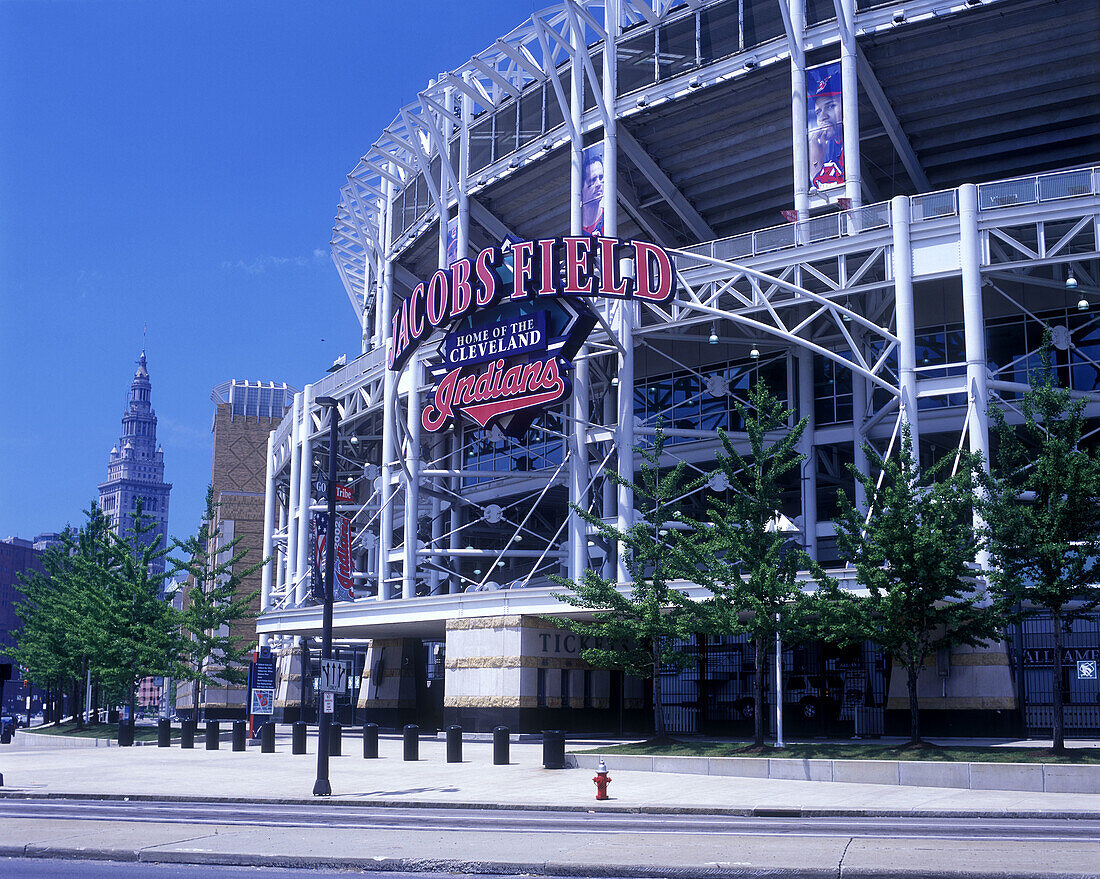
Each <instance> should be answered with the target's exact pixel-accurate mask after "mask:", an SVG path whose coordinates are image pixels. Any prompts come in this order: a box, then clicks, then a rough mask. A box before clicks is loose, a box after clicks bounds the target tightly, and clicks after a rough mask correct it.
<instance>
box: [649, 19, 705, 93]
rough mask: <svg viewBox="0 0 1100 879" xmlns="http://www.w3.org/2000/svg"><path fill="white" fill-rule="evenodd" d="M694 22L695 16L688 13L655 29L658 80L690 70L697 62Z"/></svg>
mask: <svg viewBox="0 0 1100 879" xmlns="http://www.w3.org/2000/svg"><path fill="white" fill-rule="evenodd" d="M695 22H696V19H695V16H694V15H689V16H688V17H687V18H681V19H680V20H679V21H673V22H670V23H669V24H666V25H664V26H663V27H661V28H659V29H658V30H657V61H658V63H657V79H658V80H665V79H669V78H671V77H673V76H677V75H679V74H681V73H684V72H685V71H688V70H692V69H693V68H694V67H695V66H696V64H697V63H698V59H697V52H696V49H697V48H698V47H697V43H696V39H695Z"/></svg>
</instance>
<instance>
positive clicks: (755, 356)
mask: <svg viewBox="0 0 1100 879" xmlns="http://www.w3.org/2000/svg"><path fill="white" fill-rule="evenodd" d="M749 357H751V358H752V359H753V360H759V359H760V349H759V348H757V347H756V345H755V344H753V346H752V349H751V350H750V351H749Z"/></svg>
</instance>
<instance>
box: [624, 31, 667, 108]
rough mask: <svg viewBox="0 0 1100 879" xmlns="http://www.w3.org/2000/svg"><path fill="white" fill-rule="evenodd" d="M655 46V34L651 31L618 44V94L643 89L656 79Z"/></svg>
mask: <svg viewBox="0 0 1100 879" xmlns="http://www.w3.org/2000/svg"><path fill="white" fill-rule="evenodd" d="M656 45H657V32H656V31H652V30H647V31H645V32H643V33H640V34H638V35H637V36H635V37H631V38H630V39H627V40H623V41H621V42H620V43H619V45H618V56H619V70H618V74H619V94H621V95H625V94H629V93H630V92H632V91H636V90H637V89H640V88H645V87H646V86H647V85H650V84H652V83H653V81H654V80H655V79H656V78H657V69H656V65H655V63H654V59H655V53H656Z"/></svg>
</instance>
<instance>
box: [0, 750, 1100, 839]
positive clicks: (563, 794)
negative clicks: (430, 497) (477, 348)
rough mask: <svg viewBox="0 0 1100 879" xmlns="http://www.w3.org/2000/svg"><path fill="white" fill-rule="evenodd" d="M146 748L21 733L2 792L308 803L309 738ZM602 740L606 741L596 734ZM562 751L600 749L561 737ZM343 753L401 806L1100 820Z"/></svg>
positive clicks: (516, 755) (1039, 803) (337, 778)
mask: <svg viewBox="0 0 1100 879" xmlns="http://www.w3.org/2000/svg"><path fill="white" fill-rule="evenodd" d="M195 744H196V748H195V749H194V750H182V749H180V747H179V746H178V743H175V744H174V745H173V747H171V748H158V747H156V746H145V747H135V748H115V747H111V748H89V747H83V748H67V747H64V745H63V743H61V742H57V741H56V740H54V737H48V736H35V735H33V734H30V735H28V734H27V733H25V732H24V731H20V734H19V735H18V736H16V739H15V741H14V742H13V743H12V744H11V745H6V746H3V747H0V774H2V775H3V780H4V785H3V788H0V794H2V795H4V796H13V795H28V794H29V795H38V796H41V795H49V796H58V795H66V794H69V795H79V796H95V797H127V796H129V797H144V798H158V799H164V798H173V799H174V798H180V799H195V798H212V799H248V800H264V799H273V800H280V801H288V800H296V799H301V800H307V801H312V791H313V783H314V780H315V778H316V763H317V759H316V739H315V737H311V738H310V740H309V743H308V753H307V754H305V755H295V754H291V753H290V751H291V745H290V739H289V737H288V736H286V735H280V736H278V739H277V742H276V751H275V753H274V754H263V753H261V752H260V749H259V748H258V747H256V746H250V747H249V748H248V749H247V750H246V751H244V752H234V751H231V750H229V743H228V742H227V741H223V742H222V743H221V748H220V749H219V750H217V751H207V750H205V749H204V747H203V740H202V738H201V737H199V738H197V739H196V743H195ZM604 744H609V743H607V742H604ZM568 747H569V750H575V749H580V748H581V747H599V743H598V742H577V741H573V740H570V741H569V742H568ZM342 750H343V756H339V757H333V758H332V759H331V761H330V772H329V777H330V781H331V784H332V795H333V798H334V799H338V800H344V801H349V802H362V803H376V804H379V803H385V804H390V805H398V804H400V805H409V804H414V803H427V804H438V805H452V806H458V805H471V806H479V807H495V806H499V807H503V808H551V809H597V808H600V809H611V810H614V809H630V810H639V809H643V810H653V811H659V810H668V811H687V810H699V811H704V812H726V813H730V814H752V813H754V812H757V813H767V812H772V811H777V810H781V811H783V812H784V813H786V814H804V815H815V814H851V815H900V814H916V815H968V816H1006V815H1035V816H1042V815H1049V816H1057V815H1073V816H1079V817H1089V818H1098V819H1100V794H1091V793H1089V794H1082V793H1039V792H1031V791H1008V790H968V789H956V788H945V787H918V786H898V785H891V784H853V783H847V782H835V781H834V782H816V781H798V780H790V779H777V778H746V777H736V778H734V777H723V776H716V775H689V774H679V773H672V772H646V771H639V770H633V769H616V768H615V758H614V757H612V756H609V757H608V758H607V759H608V765H609V768H610V770H611V778H612V783H611V786H610V797H611V798H610V799H609V800H607V801H604V802H599V803H597V802H596V801H595V787H594V785H593V784H592V780H591V779H592V770H591V769H590V768H576V769H563V770H549V769H544V768H543V766H542V745H541V743H539V742H522V741H520V742H515V741H513V742H512V743H511V746H510V762H509V764H508V765H505V766H496V765H493V746H492V743H491V742H488V741H466V742H465V743H464V747H463V754H462V756H463V762H462V763H447V762H446V745H445V742H444V741H443V740H442V738H435V737H425V738H422V739H421V741H420V746H419V758H420V759H419V760H417V761H416V762H409V761H405V760H403V759H402V750H403V748H402V740H401V737H399V736H385V735H384V736H382V737H380V739H379V758H378V759H371V760H368V759H364V758H363V757H362V740H361V738H360V737H359V736H358V735H357V734H347V735H345V736H344V739H343V748H342Z"/></svg>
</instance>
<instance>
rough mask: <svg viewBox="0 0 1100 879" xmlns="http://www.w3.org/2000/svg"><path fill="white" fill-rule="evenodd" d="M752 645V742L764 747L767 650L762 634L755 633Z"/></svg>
mask: <svg viewBox="0 0 1100 879" xmlns="http://www.w3.org/2000/svg"><path fill="white" fill-rule="evenodd" d="M752 643H753V647H755V648H756V650H755V652H756V686H755V688H754V689H755V692H754V693H753V694H752V707H753V711H752V714H753V718H752V743H753V745H755V746H756V747H757V748H763V747H764V663H765V660H766V658H767V651H766V650H765V649H764V636H763V635H757V636H756V637H755V638H753V642H752Z"/></svg>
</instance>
